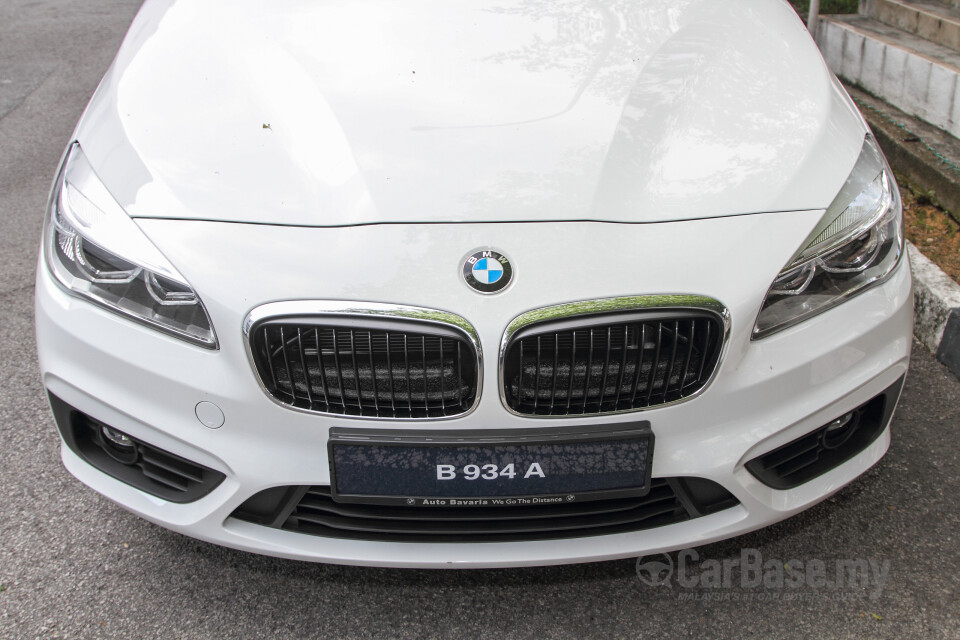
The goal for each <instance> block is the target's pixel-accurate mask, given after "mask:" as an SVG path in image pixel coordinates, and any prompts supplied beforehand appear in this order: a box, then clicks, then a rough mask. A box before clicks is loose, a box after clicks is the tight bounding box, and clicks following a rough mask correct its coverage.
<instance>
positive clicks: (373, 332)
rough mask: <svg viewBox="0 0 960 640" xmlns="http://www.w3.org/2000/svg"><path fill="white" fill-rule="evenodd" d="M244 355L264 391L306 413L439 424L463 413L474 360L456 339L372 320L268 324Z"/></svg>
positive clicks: (472, 388) (470, 399)
mask: <svg viewBox="0 0 960 640" xmlns="http://www.w3.org/2000/svg"><path fill="white" fill-rule="evenodd" d="M249 341H250V350H251V355H252V358H253V361H254V364H255V366H256V369H257V373H258V374H259V376H260V380H261V382H262V384H263V386H264V388H265V389H266V391H267V392H268V393H269V394H270V395H271V396H273V398H275V399H276V400H277V401H278V402H280V403H283V404H286V405H290V406H293V407H296V408H299V409H304V410H307V411H316V412H319V413H331V414H340V415H349V416H368V417H377V418H411V419H416V418H443V417H450V416H456V415H461V414H463V413H466V412H467V411H469V410H470V409H471V408H472V407H473V405H474V403H475V401H476V399H477V394H478V389H477V371H478V357H477V352H476V350H475V349H474V346H473V345H472V344H471V342H470V340H468V339H467V338H466V336H464V335H463V334H462V333H460V332H459V331H457V330H455V329H453V328H447V327H443V326H440V325H430V324H428V323H417V322H412V321H397V320H386V321H380V320H378V319H375V318H371V319H362V320H352V319H339V320H338V319H333V318H322V319H320V318H318V319H309V318H297V319H291V320H269V321H266V322H261V323H259V324H258V325H256V326H255V327H253V328H252V330H251V331H250V334H249Z"/></svg>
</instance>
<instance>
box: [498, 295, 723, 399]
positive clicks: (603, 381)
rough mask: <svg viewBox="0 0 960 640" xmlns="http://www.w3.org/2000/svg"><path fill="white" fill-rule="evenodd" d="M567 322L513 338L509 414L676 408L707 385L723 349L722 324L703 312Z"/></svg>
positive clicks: (508, 354) (507, 360)
mask: <svg viewBox="0 0 960 640" xmlns="http://www.w3.org/2000/svg"><path fill="white" fill-rule="evenodd" d="M572 324H573V321H566V322H559V323H558V322H553V323H544V324H543V325H542V326H537V325H534V326H532V327H528V328H526V329H524V331H522V332H520V333H519V334H518V335H517V336H514V337H513V338H511V339H510V341H509V343H508V345H507V348H506V350H505V352H504V354H505V355H504V365H503V366H504V370H503V384H504V396H505V398H506V400H507V404H508V406H509V407H510V408H511V409H512V410H513V411H515V412H517V413H520V414H527V415H589V414H598V413H612V412H617V411H631V410H635V409H642V408H646V407H654V406H658V405H661V404H665V403H669V402H674V401H676V400H679V399H681V398H684V397H687V396H690V395H692V394H694V393H696V392H698V391H699V390H701V389H702V388H703V387H704V386H705V385H706V383H707V382H708V381H709V379H710V377H711V376H712V374H713V371H714V370H715V368H716V366H717V364H718V361H719V357H720V350H721V347H722V336H723V331H722V330H721V320H720V319H719V317H717V316H715V315H714V314H711V313H709V312H706V311H703V312H698V311H683V312H679V313H677V314H676V315H674V316H672V317H663V314H660V315H657V316H652V315H651V314H646V315H644V314H636V317H633V316H629V317H627V318H626V321H624V316H623V314H617V315H616V317H612V318H611V321H610V322H609V323H604V322H603V316H599V317H591V318H588V319H585V320H584V325H582V326H577V327H573V326H571V325H572ZM551 352H552V353H551ZM544 354H546V355H544Z"/></svg>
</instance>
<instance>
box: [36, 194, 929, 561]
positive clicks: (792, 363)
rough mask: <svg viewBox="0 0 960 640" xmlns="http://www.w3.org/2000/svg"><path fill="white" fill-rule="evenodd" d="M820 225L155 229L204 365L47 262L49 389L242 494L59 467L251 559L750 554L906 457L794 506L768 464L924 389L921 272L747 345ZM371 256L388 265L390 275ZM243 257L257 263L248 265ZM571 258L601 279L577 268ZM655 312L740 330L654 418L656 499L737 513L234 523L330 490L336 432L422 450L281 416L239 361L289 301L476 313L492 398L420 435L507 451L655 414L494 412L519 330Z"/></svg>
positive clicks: (861, 466) (847, 472)
mask: <svg viewBox="0 0 960 640" xmlns="http://www.w3.org/2000/svg"><path fill="white" fill-rule="evenodd" d="M821 213H822V212H795V213H786V214H764V215H760V216H741V217H735V218H726V219H718V220H704V221H693V222H685V223H671V224H660V225H610V224H599V223H563V224H556V225H543V224H529V225H527V224H515V225H438V226H432V227H429V228H423V227H417V226H382V227H378V226H374V227H358V228H345V229H290V228H273V227H255V226H247V225H226V224H220V223H204V222H174V221H159V220H151V221H141V226H143V228H144V229H145V230H146V231H147V233H148V234H149V235H150V236H151V238H152V239H153V240H154V241H155V242H156V243H157V244H158V246H159V247H160V248H161V250H163V251H164V252H165V253H167V255H168V257H170V258H171V260H172V261H173V262H174V263H175V264H177V265H178V267H180V268H181V269H183V270H184V274H185V275H186V276H187V278H188V279H189V280H190V282H191V284H193V285H194V287H195V289H196V290H197V291H198V292H199V293H200V295H201V297H202V298H203V299H204V302H205V303H206V304H207V308H208V311H209V312H210V314H211V317H212V319H213V322H214V326H215V328H216V329H217V331H218V335H219V337H220V340H221V349H220V350H219V351H206V350H203V349H200V348H197V347H193V346H191V345H188V344H185V343H182V342H180V341H178V340H176V339H173V338H170V337H167V336H165V335H162V334H159V333H156V332H154V331H151V330H149V329H147V328H144V327H141V326H140V325H137V324H134V323H131V322H129V321H126V320H124V319H122V318H118V317H116V316H114V315H112V314H110V313H108V312H106V311H103V310H101V309H99V308H97V307H95V306H93V305H90V304H89V303H86V302H84V301H82V300H78V299H76V298H74V297H72V296H70V295H68V294H66V293H65V292H64V291H63V290H62V289H60V288H59V286H58V285H56V284H55V283H54V282H53V280H52V279H51V278H50V276H49V274H48V273H47V271H46V268H45V267H44V266H43V264H42V262H41V265H40V268H39V269H38V277H37V292H36V304H37V338H38V349H39V355H40V365H41V371H42V375H43V382H44V385H45V386H46V388H47V389H48V390H49V391H50V392H51V393H53V394H54V395H56V396H58V397H59V398H61V399H63V400H64V401H65V402H67V403H68V404H70V405H71V406H73V407H76V408H77V409H78V410H80V411H82V412H84V413H86V414H88V415H90V416H94V417H95V418H96V419H98V420H100V421H102V422H104V423H106V424H109V425H111V426H113V427H115V428H117V429H120V430H122V431H124V432H126V433H129V434H130V435H131V436H133V437H135V438H139V439H141V440H143V441H144V442H148V443H150V444H152V445H154V446H156V447H160V448H162V449H165V450H167V451H170V452H172V453H175V454H177V455H179V456H182V457H184V458H187V459H188V460H192V461H194V462H196V463H198V464H201V465H204V466H206V467H209V468H211V469H215V470H216V471H219V472H221V473H223V474H224V475H225V476H226V477H225V479H224V480H223V482H222V483H220V484H219V485H218V486H217V488H216V489H214V490H213V491H212V492H211V493H209V494H208V495H206V496H205V497H203V498H201V499H199V500H197V501H195V502H190V503H187V504H174V503H172V502H167V501H164V500H160V499H158V498H155V497H153V496H150V495H148V494H146V493H143V492H141V491H139V490H137V489H134V488H133V487H131V486H129V485H127V484H124V483H122V482H120V481H118V480H115V479H113V478H111V477H109V476H107V475H105V474H103V473H102V472H100V471H98V470H97V469H95V468H94V467H92V466H90V465H89V464H87V463H86V462H84V461H83V460H82V459H81V458H80V457H78V456H77V455H76V454H74V453H73V452H72V451H71V450H70V449H69V448H68V447H66V446H64V447H62V458H63V462H64V464H65V466H66V467H67V469H68V470H70V472H71V473H73V474H74V475H75V476H77V477H78V478H79V479H80V480H82V481H83V482H85V483H86V484H88V485H89V486H91V487H92V488H94V489H95V490H97V491H99V492H100V493H102V494H104V495H105V496H107V497H108V498H110V499H111V500H114V501H115V502H117V503H118V504H120V505H122V506H124V507H125V508H127V509H129V510H131V511H133V512H135V513H137V514H139V515H141V516H142V517H144V518H146V519H148V520H150V521H152V522H155V523H157V524H160V525H162V526H164V527H167V528H170V529H173V530H175V531H179V532H182V533H184V534H187V535H190V536H193V537H196V538H200V539H203V540H207V541H210V542H214V543H217V544H222V545H225V546H229V547H233V548H237V549H243V550H248V551H254V552H258V553H265V554H268V555H275V556H280V557H286V558H294V559H301V560H312V561H322V562H332V563H343V564H355V565H376V566H397V567H400V566H404V567H493V566H497V567H505V566H523V565H548V564H561V563H572V562H583V561H595V560H606V559H614V558H622V557H630V556H637V555H642V554H647V553H654V552H660V551H667V550H673V549H679V548H685V547H690V546H696V545H700V544H705V543H708V542H711V541H715V540H719V539H723V538H727V537H730V536H734V535H738V534H741V533H745V532H748V531H751V530H754V529H757V528H760V527H763V526H765V525H768V524H771V523H773V522H776V521H778V520H781V519H783V518H786V517H789V516H791V515H793V514H795V513H797V512H799V511H801V510H803V509H805V508H807V507H809V506H811V505H812V504H815V503H816V502H818V501H820V500H823V499H824V498H826V497H827V496H829V495H831V494H832V493H834V492H835V491H837V490H839V489H840V488H841V487H843V486H844V485H846V484H847V483H849V482H850V481H852V480H853V479H854V478H856V477H857V476H858V475H860V474H861V473H863V472H864V471H865V470H866V469H868V468H869V467H870V466H871V465H873V464H874V463H876V461H877V460H879V459H880V458H881V457H882V456H883V454H884V452H885V451H886V449H887V447H888V446H889V442H890V434H889V430H885V431H884V432H883V433H882V434H881V435H880V437H878V438H877V439H876V440H874V441H873V442H872V443H871V444H870V445H869V446H867V447H866V448H865V449H863V450H862V451H861V452H860V453H858V454H857V455H855V456H854V457H853V458H851V459H850V460H848V461H846V462H844V463H843V464H841V465H839V466H838V467H836V468H834V469H833V470H831V471H829V472H827V473H825V474H823V475H821V476H819V477H817V478H815V479H813V480H811V481H809V482H807V483H805V484H802V485H801V486H799V487H797V488H795V489H790V490H783V491H781V490H775V489H772V488H770V487H768V486H766V485H764V484H763V483H761V482H760V481H758V480H757V479H756V478H755V477H754V476H753V475H752V474H751V473H750V472H749V471H747V469H746V468H745V464H746V462H748V461H749V460H751V459H753V458H755V457H757V456H758V455H761V454H763V453H766V452H768V451H771V450H773V449H776V448H777V447H780V446H781V445H784V444H786V443H788V442H790V441H792V440H794V439H796V438H797V437H799V436H802V435H804V434H806V433H809V432H811V431H813V430H815V429H817V428H819V427H821V426H822V425H824V424H826V423H828V422H830V421H831V420H833V419H835V418H837V417H838V416H841V415H843V414H845V413H846V412H848V411H850V410H852V409H853V408H855V407H857V406H860V405H862V404H864V403H866V402H867V401H869V400H870V399H871V398H873V397H875V396H876V395H878V394H880V393H882V392H883V391H884V390H886V389H887V388H889V387H890V386H892V385H894V384H895V383H896V382H897V381H898V380H899V379H900V378H901V377H902V376H903V375H904V374H905V373H906V369H907V364H908V359H909V352H910V346H911V327H912V317H913V313H912V296H911V280H910V271H909V265H908V264H907V262H906V261H905V260H904V261H903V263H902V264H901V265H900V266H899V267H898V268H897V269H896V271H895V272H894V273H893V274H892V276H891V277H890V278H889V279H888V280H887V281H886V282H885V283H884V284H883V285H881V286H878V287H876V288H874V289H871V290H869V291H867V292H865V293H863V294H861V295H859V296H857V297H855V298H854V299H852V300H850V301H848V302H846V303H844V304H842V305H840V306H839V307H837V308H835V309H832V310H830V311H828V312H826V313H824V314H821V315H820V316H817V317H815V318H813V319H811V320H809V321H807V322H804V323H802V324H800V325H798V326H796V327H793V328H791V329H788V330H786V331H783V332H782V333H780V334H777V335H774V336H771V337H769V338H767V339H765V340H762V341H758V342H751V341H750V338H749V336H750V331H751V329H752V326H753V321H754V318H755V316H756V311H757V309H758V308H759V305H760V302H761V299H762V296H763V293H764V292H765V290H766V287H767V285H769V282H770V280H772V277H773V276H774V275H775V274H776V273H777V272H778V271H779V269H780V267H781V266H782V261H783V256H784V255H790V253H791V252H792V251H793V250H794V249H795V247H794V246H793V243H792V241H791V238H798V237H799V238H802V237H805V234H806V231H805V230H809V228H810V227H811V226H812V224H813V223H815V221H816V220H817V219H818V218H819V216H820V214H821ZM679 233H682V234H683V238H684V240H685V242H683V243H682V244H678V241H677V238H678V234H679ZM224 236H229V238H224ZM744 238H762V239H763V241H762V242H755V243H747V244H750V245H751V246H749V247H747V248H746V249H745V252H749V253H750V256H751V258H750V260H742V259H740V256H742V255H743V254H744V253H740V254H739V255H733V256H726V257H725V260H726V261H725V262H722V263H720V264H722V268H718V267H717V264H718V259H720V258H724V256H720V255H718V254H719V253H721V251H720V249H718V247H726V246H732V245H733V243H735V242H738V241H739V242H741V243H744V240H743V239H744ZM212 239H218V240H221V239H222V240H223V242H214V241H212ZM573 239H575V244H573V245H572V246H571V242H574V240H573ZM483 245H492V246H496V247H498V248H501V249H503V250H504V251H505V252H507V253H508V254H509V255H511V257H512V259H513V260H514V261H515V262H516V263H517V265H518V267H517V268H518V271H517V275H516V279H515V281H514V283H513V285H511V287H510V288H509V289H508V290H507V291H505V292H504V293H502V294H500V295H498V296H495V297H492V298H481V297H480V296H477V295H476V294H475V293H473V292H471V291H469V290H468V289H466V286H465V285H463V283H462V282H461V281H460V280H459V275H458V272H457V271H458V270H457V265H458V262H459V259H460V258H461V257H462V255H463V254H465V253H466V252H467V251H468V250H471V249H473V248H474V247H476V246H483ZM753 245H756V246H753ZM317 247H322V248H323V250H322V251H317ZM369 247H380V248H382V249H381V250H379V251H377V252H373V253H372V252H370V251H369ZM557 247H570V248H569V249H567V250H566V251H565V252H563V251H561V252H559V253H560V256H559V258H560V259H558V251H557V249H556V248H557ZM638 248H642V250H640V249H638ZM237 253H241V254H243V255H244V256H245V259H244V260H243V261H242V262H240V261H238V260H237V259H236V257H235V256H236V254H237ZM574 253H575V254H576V255H577V256H581V257H584V259H582V260H564V259H562V258H563V256H564V254H574ZM724 253H725V252H724ZM598 255H602V256H603V257H604V260H603V262H602V263H601V262H598V261H596V260H586V259H585V257H587V256H598ZM198 256H200V257H202V259H198ZM397 264H403V265H407V266H410V265H413V266H414V267H415V266H416V265H418V264H423V265H428V266H429V267H431V268H423V269H422V270H421V271H418V270H417V269H416V268H414V269H413V272H414V273H415V274H416V276H417V278H416V279H415V280H414V281H411V277H410V276H411V270H409V269H407V270H404V269H399V270H398V269H397V268H396V266H395V265H397ZM433 265H442V267H449V269H445V268H436V269H434V268H432V267H433ZM665 265H669V267H667V266H665ZM189 269H193V271H190V270H189ZM291 274H296V275H291ZM332 274H337V275H335V276H333V275H332ZM340 274H349V275H340ZM611 274H617V275H615V276H611ZM643 293H699V294H703V295H709V296H712V297H714V298H716V299H718V300H720V301H722V302H723V303H724V304H725V305H726V306H727V307H728V308H729V310H730V313H731V319H732V329H731V335H730V338H729V341H728V344H727V350H726V354H725V357H724V360H723V362H721V364H720V370H719V372H718V374H717V376H716V378H715V380H714V381H713V383H712V384H711V386H710V387H709V388H708V389H706V391H705V392H704V393H703V394H702V396H700V397H699V398H697V399H695V400H693V401H690V402H687V403H683V404H680V405H676V406H671V407H663V408H660V409H651V410H649V411H645V412H643V413H642V418H643V419H645V420H649V421H650V422H651V424H652V427H653V430H654V432H655V434H656V439H657V440H656V449H655V454H654V462H653V464H654V466H653V475H654V477H674V476H695V477H700V478H706V479H709V480H712V481H714V482H717V483H719V484H720V485H722V486H723V487H724V488H726V489H727V490H728V491H729V492H731V493H732V494H733V495H734V496H735V497H736V498H737V499H738V500H739V502H740V504H739V505H737V506H735V507H733V508H730V509H726V510H724V511H721V512H718V513H714V514H712V515H708V516H703V517H700V518H696V519H693V520H689V521H686V522H682V523H678V524H673V525H669V526H666V527H661V528H656V529H647V530H643V531H637V532H632V533H620V534H615V535H606V536H596V537H582V538H571V539H562V540H551V541H550V542H549V544H543V543H541V542H488V543H487V542H484V543H464V544H457V543H409V542H382V541H377V542H373V541H364V540H346V539H337V538H326V537H317V536H309V535H304V534H299V533H293V532H289V531H283V530H279V529H271V528H267V527H264V526H260V525H256V524H252V523H249V522H244V521H240V520H237V519H235V518H231V517H230V514H231V513H233V512H234V510H235V509H236V508H237V507H238V506H239V505H241V504H242V503H243V502H244V501H245V500H247V499H248V498H249V497H250V496H252V495H254V494H255V493H257V492H259V491H261V490H263V489H267V488H270V487H274V486H281V485H323V484H328V483H329V471H328V464H327V457H326V440H327V432H328V430H329V428H330V427H332V426H356V427H363V426H371V427H377V428H397V429H403V428H404V424H401V423H397V422H391V421H370V420H363V419H356V418H345V417H331V416H320V415H311V414H304V413H300V412H295V411H290V410H288V409H285V408H283V407H281V406H278V405H277V404H275V403H274V402H272V401H271V400H270V399H268V398H267V397H266V396H265V395H264V393H263V392H262V390H261V389H260V387H259V385H258V383H257V381H256V377H255V374H254V372H253V370H252V368H251V366H250V363H249V362H248V361H247V358H246V355H245V351H244V348H243V343H242V340H243V338H242V332H241V323H242V319H243V317H244V316H245V315H246V313H247V312H249V310H250V309H252V308H253V307H255V306H258V305H260V304H263V303H265V302H269V301H274V300H288V299H341V300H342V299H360V298H361V296H362V297H365V298H366V299H368V300H371V301H380V302H393V303H401V304H415V305H420V306H424V307H431V308H438V309H447V310H450V311H453V312H456V313H459V314H460V315H462V316H464V317H465V318H467V319H468V320H470V321H471V322H472V323H473V324H474V326H475V327H476V329H477V332H478V334H479V337H480V341H481V344H482V348H483V350H484V353H485V362H486V366H485V368H484V371H483V375H484V384H483V387H484V393H483V396H482V397H481V399H480V402H479V404H478V406H477V409H476V411H474V412H473V413H471V414H470V415H467V416H464V417H462V418H456V419H451V420H438V421H426V422H418V423H416V426H417V428H435V429H438V430H444V429H451V430H453V429H484V428H486V429H491V428H500V429H502V428H511V427H517V428H521V427H530V426H537V427H550V426H561V425H569V424H571V423H572V422H576V423H577V424H614V423H619V422H628V421H631V420H635V419H637V414H624V415H617V416H605V417H597V418H583V419H581V418H559V419H543V418H537V419H531V418H524V417H520V416H515V415H511V414H510V413H509V412H508V411H507V410H506V409H505V408H504V407H503V405H502V404H501V402H500V398H499V397H498V394H497V393H496V390H497V388H498V384H499V382H498V379H497V367H496V354H497V348H498V345H499V342H500V340H501V338H502V336H503V331H504V328H505V327H506V325H507V324H508V323H509V321H510V319H511V318H513V317H515V316H516V315H519V314H520V313H522V312H525V311H528V310H530V309H533V308H539V307H542V306H548V305H550V304H556V303H559V302H565V301H572V300H583V299H595V298H601V297H613V296H617V295H637V294H643ZM201 401H207V402H212V403H214V404H216V405H217V406H219V407H220V408H221V409H222V410H223V412H224V414H225V416H226V421H225V424H224V425H223V426H222V427H220V428H218V429H210V428H207V427H205V426H203V425H202V424H201V423H200V422H199V421H198V419H197V417H196V415H195V413H194V408H195V406H196V405H197V403H199V402H201Z"/></svg>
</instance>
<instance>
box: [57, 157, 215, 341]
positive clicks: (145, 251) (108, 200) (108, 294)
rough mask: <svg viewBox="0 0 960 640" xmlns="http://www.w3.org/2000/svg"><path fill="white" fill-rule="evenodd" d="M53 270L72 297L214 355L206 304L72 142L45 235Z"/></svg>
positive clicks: (211, 331)
mask: <svg viewBox="0 0 960 640" xmlns="http://www.w3.org/2000/svg"><path fill="white" fill-rule="evenodd" d="M44 254H45V256H46V261H47V265H48V266H49V267H50V271H51V272H52V273H53V275H54V276H55V277H56V279H57V281H58V282H59V283H60V284H62V285H63V286H64V287H65V288H66V289H67V290H69V291H70V292H71V293H73V294H75V295H78V296H81V297H83V298H86V299H87V300H90V301H91V302H95V303H97V304H99V305H101V306H103V307H106V308H107V309H110V310H111V311H114V312H116V313H119V314H121V315H124V316H127V317H128V318H131V319H133V320H137V321H138V322H142V323H144V324H146V325H149V326H151V327H153V328H155V329H157V330H160V331H163V332H165V333H168V334H171V335H174V336H176V337H178V338H182V339H184V340H187V341H189V342H192V343H194V344H197V345H200V346H202V347H207V348H209V349H216V348H217V337H216V334H215V333H214V331H213V325H212V324H211V323H210V317H209V316H208V315H207V312H206V309H204V307H203V303H202V302H200V298H199V297H198V296H197V294H196V293H195V292H194V290H193V289H192V288H191V287H190V285H189V284H188V283H187V281H186V279H185V278H184V277H183V276H182V275H180V272H179V271H177V269H176V268H175V267H174V266H173V265H172V264H171V263H170V261H169V260H167V258H166V257H165V256H164V255H163V254H162V253H160V250H159V249H157V247H156V246H154V244H153V243H152V242H150V239H149V238H147V236H146V235H145V234H144V233H143V231H141V230H140V227H138V226H137V224H136V223H135V222H134V221H133V220H132V219H131V218H130V216H128V215H127V213H126V212H125V211H124V210H123V208H122V207H121V206H120V205H119V204H118V203H117V202H116V200H114V199H113V196H112V195H111V194H110V193H109V191H107V188H106V187H105V186H104V185H103V183H102V182H100V179H99V178H98V177H97V175H96V174H95V173H94V171H93V168H92V167H91V166H90V163H89V162H88V161H87V159H86V157H85V156H84V155H83V151H81V149H80V145H79V144H77V143H73V145H71V147H70V149H69V150H68V151H67V154H66V156H65V158H64V161H63V165H62V166H61V168H60V173H59V175H58V176H57V181H56V183H55V184H54V188H53V193H52V195H51V197H50V205H49V210H48V212H47V219H46V222H45V229H44Z"/></svg>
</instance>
